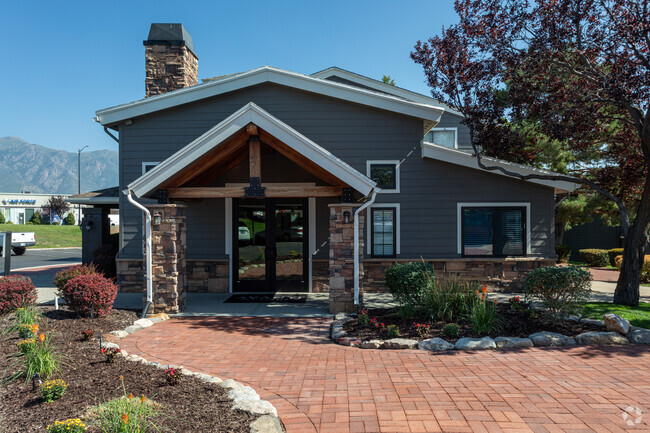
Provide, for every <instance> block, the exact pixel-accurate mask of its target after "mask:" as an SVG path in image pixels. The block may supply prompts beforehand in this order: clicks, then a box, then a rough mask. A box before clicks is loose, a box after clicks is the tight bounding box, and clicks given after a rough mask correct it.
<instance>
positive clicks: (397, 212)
mask: <svg viewBox="0 0 650 433" xmlns="http://www.w3.org/2000/svg"><path fill="white" fill-rule="evenodd" d="M384 207H392V208H395V256H399V255H400V253H401V252H400V248H401V239H400V227H401V225H400V223H401V220H400V204H399V203H374V204H371V205H370V206H368V209H367V213H366V250H367V251H368V257H370V256H372V239H371V237H370V236H371V233H372V232H371V231H370V229H371V227H370V224H372V220H371V219H370V218H371V216H372V211H371V209H372V208H384Z"/></svg>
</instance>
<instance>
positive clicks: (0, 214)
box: [0, 211, 5, 224]
mask: <svg viewBox="0 0 650 433" xmlns="http://www.w3.org/2000/svg"><path fill="white" fill-rule="evenodd" d="M4 223H5V216H4V215H3V214H2V212H1V211H0V224H4Z"/></svg>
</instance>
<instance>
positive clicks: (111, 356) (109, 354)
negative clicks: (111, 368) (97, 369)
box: [102, 347, 122, 364]
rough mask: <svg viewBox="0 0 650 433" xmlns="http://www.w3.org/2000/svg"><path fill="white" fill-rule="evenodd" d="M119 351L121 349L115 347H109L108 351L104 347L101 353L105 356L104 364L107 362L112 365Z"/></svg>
mask: <svg viewBox="0 0 650 433" xmlns="http://www.w3.org/2000/svg"><path fill="white" fill-rule="evenodd" d="M121 351H122V349H119V348H117V347H109V348H108V349H107V348H105V347H102V353H103V354H104V355H106V362H108V363H109V364H114V363H115V357H116V356H117V354H118V353H120V352H121Z"/></svg>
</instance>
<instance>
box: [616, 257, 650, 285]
mask: <svg viewBox="0 0 650 433" xmlns="http://www.w3.org/2000/svg"><path fill="white" fill-rule="evenodd" d="M614 265H615V266H616V269H618V271H619V272H621V266H623V256H616V257H615V258H614ZM641 283H643V284H647V283H650V255H647V256H644V257H643V266H642V267H641Z"/></svg>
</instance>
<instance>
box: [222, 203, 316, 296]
mask: <svg viewBox="0 0 650 433" xmlns="http://www.w3.org/2000/svg"><path fill="white" fill-rule="evenodd" d="M308 220H309V219H308V218H307V199H272V198H269V199H233V252H234V254H233V271H234V272H233V275H235V276H236V278H235V279H234V280H235V284H234V287H233V291H237V292H278V291H282V292H301V291H308V286H307V285H308V279H307V271H308V264H309V263H308V260H309V257H308V238H309V236H308V233H309V230H308V227H307V221H308Z"/></svg>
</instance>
